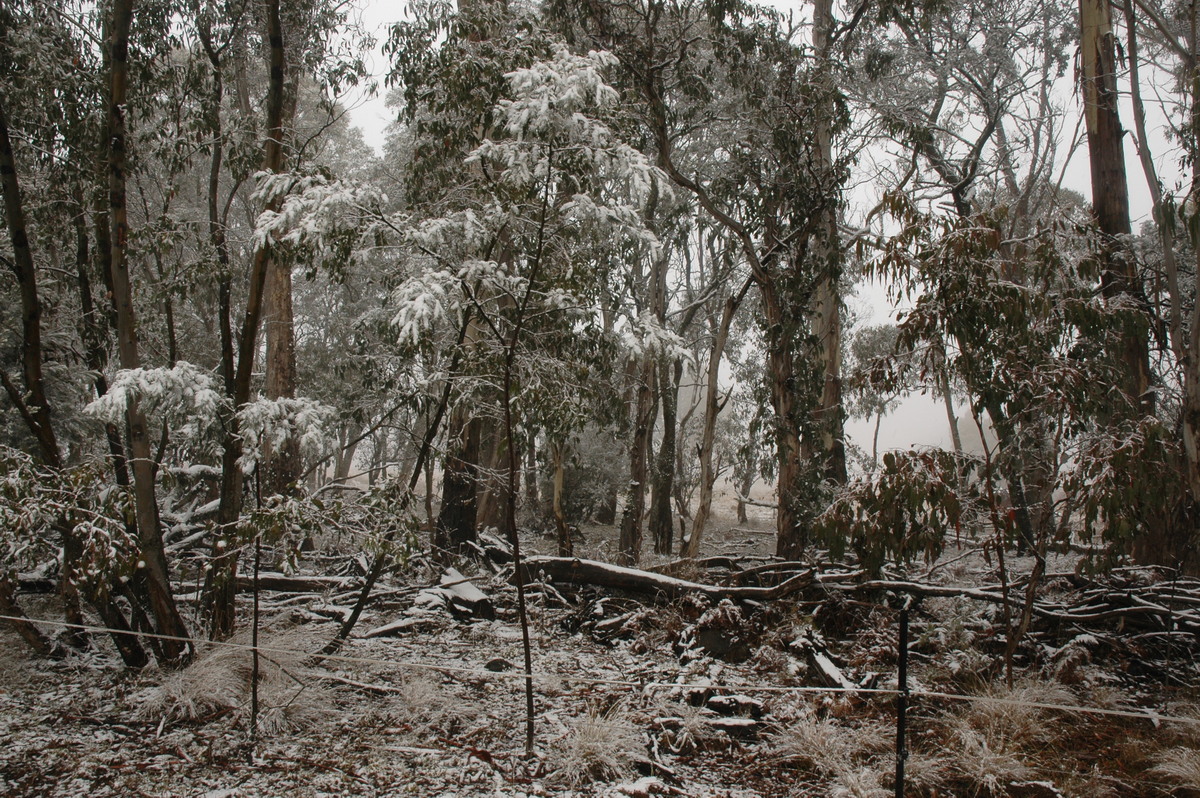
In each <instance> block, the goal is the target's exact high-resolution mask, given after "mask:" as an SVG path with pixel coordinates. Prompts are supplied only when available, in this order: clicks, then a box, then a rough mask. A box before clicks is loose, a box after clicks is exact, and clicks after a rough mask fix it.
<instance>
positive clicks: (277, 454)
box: [263, 257, 301, 495]
mask: <svg viewBox="0 0 1200 798" xmlns="http://www.w3.org/2000/svg"><path fill="white" fill-rule="evenodd" d="M263 303H264V308H263V335H264V337H265V339H266V343H267V346H266V362H265V364H264V365H265V370H266V377H265V380H264V383H265V384H264V386H263V388H264V393H266V395H267V398H268V399H272V400H277V399H295V398H296V330H295V322H294V320H293V311H292V268H291V265H290V264H288V263H285V262H283V260H282V259H280V258H278V257H271V258H270V263H269V265H268V267H267V284H266V291H265V294H264V297H263ZM263 461H264V462H263V465H264V470H263V477H264V481H263V489H264V490H265V491H266V492H267V493H268V494H271V495H290V494H292V493H295V491H296V489H297V485H296V481H297V480H298V479H299V477H300V466H301V460H300V442H299V441H298V440H296V438H295V437H294V436H292V437H289V438H288V439H287V440H286V441H285V442H284V444H283V446H281V447H280V448H279V449H274V448H272V449H271V450H270V451H269V452H265V453H264V457H263Z"/></svg>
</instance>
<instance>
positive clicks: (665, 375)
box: [650, 358, 683, 554]
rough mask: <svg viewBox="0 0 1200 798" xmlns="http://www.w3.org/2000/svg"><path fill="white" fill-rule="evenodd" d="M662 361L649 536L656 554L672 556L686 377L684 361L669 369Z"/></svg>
mask: <svg viewBox="0 0 1200 798" xmlns="http://www.w3.org/2000/svg"><path fill="white" fill-rule="evenodd" d="M667 365H668V364H667V363H666V362H665V361H659V363H658V367H657V371H658V383H657V384H658V395H659V404H660V405H661V407H662V422H663V434H662V440H661V441H660V442H659V444H658V455H657V456H656V457H655V458H654V460H655V462H654V472H653V480H652V484H651V486H650V534H651V535H652V536H653V538H654V552H655V554H670V553H671V552H672V551H673V550H674V549H673V543H672V541H673V538H674V534H675V527H674V519H673V518H672V514H671V497H672V491H673V490H674V486H675V434H676V407H677V405H678V402H679V382H680V380H681V379H682V378H683V361H682V360H679V359H678V358H676V360H675V362H674V363H673V364H671V366H672V367H671V368H670V369H668V368H667Z"/></svg>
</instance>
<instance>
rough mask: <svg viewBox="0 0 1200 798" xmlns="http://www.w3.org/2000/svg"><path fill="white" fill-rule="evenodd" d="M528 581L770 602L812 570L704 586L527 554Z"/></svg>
mask: <svg viewBox="0 0 1200 798" xmlns="http://www.w3.org/2000/svg"><path fill="white" fill-rule="evenodd" d="M524 566H525V569H526V579H527V581H538V580H541V579H551V580H554V581H558V582H574V583H576V584H587V585H597V586H599V587H610V588H615V589H617V590H628V591H630V592H633V593H644V594H649V595H652V596H661V597H662V598H665V599H673V598H678V597H679V596H685V595H688V594H689V593H700V594H701V595H705V596H708V597H710V598H713V599H722V598H730V599H745V600H755V601H771V600H774V599H779V598H783V597H785V596H788V595H790V594H792V593H796V592H798V591H800V590H803V589H804V588H806V587H808V586H809V585H811V584H812V583H813V576H812V572H811V571H808V572H805V573H802V574H797V575H796V576H793V577H792V578H790V579H788V580H786V581H784V582H781V583H780V584H778V585H775V586H774V587H741V586H737V587H734V586H725V585H706V584H703V583H701V582H693V581H690V580H687V579H679V578H676V577H673V576H667V575H665V574H657V573H654V572H652V571H643V570H640V569H638V568H627V567H624V566H621V565H611V564H609V563H604V562H597V561H596V560H582V559H578V558H573V557H528V558H526V560H525V564H524Z"/></svg>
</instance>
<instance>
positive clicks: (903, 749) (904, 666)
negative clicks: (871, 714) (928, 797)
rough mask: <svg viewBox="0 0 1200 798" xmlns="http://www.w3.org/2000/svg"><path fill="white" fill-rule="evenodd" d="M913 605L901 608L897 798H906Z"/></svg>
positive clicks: (897, 703)
mask: <svg viewBox="0 0 1200 798" xmlns="http://www.w3.org/2000/svg"><path fill="white" fill-rule="evenodd" d="M911 604H912V597H911V596H909V597H908V598H907V599H905V601H904V606H903V607H901V608H900V650H899V655H900V657H899V660H900V662H899V666H898V667H899V673H898V675H897V679H896V686H897V689H898V690H899V693H898V694H897V695H896V798H904V760H906V759H908V747H907V746H906V745H905V740H904V735H905V730H906V729H905V727H906V725H907V717H906V714H907V711H908V608H909V606H910V605H911Z"/></svg>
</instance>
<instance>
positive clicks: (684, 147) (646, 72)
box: [556, 0, 841, 557]
mask: <svg viewBox="0 0 1200 798" xmlns="http://www.w3.org/2000/svg"><path fill="white" fill-rule="evenodd" d="M560 6H561V4H560ZM556 12H557V13H559V14H560V15H562V16H563V17H564V18H566V19H568V20H571V21H572V24H573V25H576V26H578V28H579V29H580V31H579V32H578V33H577V35H580V36H583V37H586V38H587V39H588V40H589V46H596V45H599V46H601V47H603V48H605V49H608V50H610V51H612V52H613V53H614V54H615V55H616V56H617V57H618V59H620V61H621V65H622V68H623V70H624V71H625V76H624V78H623V80H622V85H623V86H624V87H626V90H627V91H628V92H629V93H630V95H631V96H632V97H635V98H636V101H637V103H638V106H637V107H638V110H639V112H640V113H641V114H642V123H643V124H644V125H645V128H646V131H647V136H648V137H649V139H650V141H651V142H652V144H651V147H652V148H653V150H654V151H655V153H656V156H657V159H658V165H659V166H660V167H661V168H662V169H663V171H664V172H666V173H667V174H668V175H669V176H670V178H671V179H672V181H673V182H674V183H675V184H676V185H677V186H679V187H680V188H682V189H683V190H685V191H686V192H688V193H689V194H691V195H692V197H693V198H694V200H695V202H696V203H697V204H698V205H699V206H700V207H701V208H702V209H703V210H704V212H705V213H706V214H707V215H709V216H710V217H711V218H712V219H713V221H714V223H715V224H716V225H718V226H719V227H721V228H723V229H724V230H725V232H726V234H728V235H729V236H730V237H731V238H733V239H734V240H736V241H737V242H738V245H739V248H740V250H741V255H742V257H743V258H744V259H745V261H746V263H747V264H748V267H749V271H750V274H751V279H752V282H753V285H754V287H755V288H757V290H758V294H759V299H760V307H761V309H762V316H763V318H762V324H763V328H764V332H763V335H764V340H765V350H766V364H765V375H764V376H765V381H766V382H767V384H768V386H769V393H770V397H771V407H772V411H773V413H772V415H773V418H772V427H773V430H772V437H773V438H774V443H775V456H776V467H775V471H776V478H777V491H778V497H779V500H778V508H777V511H776V527H777V533H778V537H777V552H778V553H779V554H780V555H781V556H784V557H796V556H799V555H800V554H801V553H803V552H804V551H805V549H806V548H807V547H808V545H809V543H810V542H811V541H810V530H809V520H810V519H811V517H812V513H813V512H814V510H815V502H816V501H817V494H818V493H819V488H818V483H819V482H820V481H821V478H822V474H824V473H826V472H828V471H829V469H828V468H827V464H826V462H816V461H815V460H813V461H810V460H807V459H806V458H805V451H804V449H805V446H806V443H807V445H808V446H810V447H811V448H810V452H812V453H813V455H814V457H816V456H817V455H816V453H817V452H819V451H822V450H823V449H825V447H824V446H823V445H822V443H821V441H825V442H828V443H829V446H828V449H826V452H827V453H828V454H830V455H832V456H833V457H835V458H836V451H837V443H838V442H840V440H841V433H840V430H838V429H837V427H838V426H840V424H839V422H840V418H841V409H840V407H836V408H835V407H833V406H832V405H833V404H836V403H837V401H838V400H834V399H831V403H830V405H831V406H830V407H829V412H827V413H825V414H823V416H822V414H819V413H817V412H816V410H817V408H819V407H820V406H821V403H822V399H821V394H822V393H824V388H825V384H826V381H827V378H830V379H828V388H829V392H828V393H829V396H830V397H833V396H834V395H835V393H836V390H837V387H838V385H839V380H838V378H837V377H836V376H835V375H836V373H837V371H836V370H837V369H838V368H840V358H839V357H836V356H834V354H835V350H837V349H839V348H840V338H839V337H838V336H837V335H825V336H823V337H822V336H815V335H813V332H812V330H811V329H810V326H811V323H812V321H813V320H814V312H815V314H816V315H815V320H816V321H817V323H819V324H821V325H822V327H823V328H824V329H826V331H828V329H829V327H830V325H831V324H832V323H833V320H834V319H835V317H836V314H837V312H838V310H839V309H838V307H837V305H838V300H835V299H833V298H832V297H831V296H828V295H827V296H822V297H820V298H818V293H819V292H818V290H817V285H818V284H819V283H820V282H821V281H820V279H818V277H817V272H822V273H823V275H824V277H825V278H832V277H834V276H835V275H836V274H837V273H838V268H837V263H838V258H837V257H836V252H837V244H836V240H835V239H836V237H835V236H833V235H829V234H828V230H829V222H830V216H829V213H831V212H832V213H836V207H837V204H838V201H839V198H840V192H841V180H840V179H838V178H837V177H831V173H832V174H833V175H836V174H838V170H837V169H833V170H831V169H830V164H829V158H830V153H831V152H832V148H831V149H828V150H824V151H822V150H821V149H820V147H819V146H818V145H817V143H816V142H815V138H814V132H815V131H816V130H817V125H818V122H817V119H818V118H821V119H824V120H825V121H827V122H828V123H829V125H830V127H829V132H830V133H831V134H834V133H835V129H836V127H837V125H838V123H839V120H835V119H831V118H830V117H829V114H830V113H831V111H832V110H833V109H834V108H836V102H827V101H826V100H827V99H828V98H826V97H823V96H821V91H822V86H821V84H820V81H819V80H814V78H813V74H814V72H815V71H816V69H815V68H814V67H813V63H812V62H811V61H810V60H809V59H808V56H810V55H811V50H810V49H809V48H808V47H807V46H805V45H799V44H796V43H795V42H794V41H793V40H792V37H791V34H792V33H794V31H788V30H786V29H785V28H784V26H783V23H782V21H781V20H780V19H779V18H778V17H775V16H773V15H771V14H770V13H768V12H765V11H763V10H761V9H755V8H751V7H749V6H747V5H742V4H732V5H728V6H724V5H723V6H721V8H720V9H712V8H709V7H708V6H707V5H705V4H703V3H697V2H672V3H632V4H619V5H618V4H609V3H605V2H603V0H591V2H587V3H583V4H581V5H579V6H577V7H572V8H569V9H568V8H566V7H556ZM700 76H703V77H700ZM825 89H826V90H828V89H829V87H828V86H827V85H826V86H825ZM814 98H815V99H814ZM701 131H703V132H702V133H701ZM721 141H736V142H738V144H737V146H736V147H734V148H732V150H730V149H727V148H724V147H723V146H722V145H721V144H719V142H721ZM712 147H718V148H720V149H721V151H720V152H711V151H707V150H706V148H712ZM834 218H836V216H835V217H834ZM822 230H825V231H826V232H827V234H826V236H825V237H824V240H823V244H822V245H820V246H818V247H814V246H813V243H814V240H816V239H818V238H819V237H820V234H821V231H822ZM814 253H820V255H821V257H820V260H821V265H818V264H817V263H816V260H815V259H814V257H813V256H814ZM833 285H834V283H833V282H832V281H827V282H826V291H827V292H829V293H836V291H835V290H834V289H833ZM812 340H819V341H820V342H821V346H823V347H825V348H824V359H823V360H821V361H819V362H820V365H819V366H818V367H817V369H816V371H817V372H818V373H819V376H817V377H816V378H815V379H810V374H811V373H812V368H811V366H812V363H811V362H810V360H809V357H810V355H811V354H812V352H810V350H809V346H810V342H811V341H812ZM814 383H815V386H814ZM814 388H815V389H814ZM817 416H822V421H824V422H827V423H828V428H827V434H826V435H814V432H815V430H816V425H814V423H813V422H814V419H815V418H816V417H817ZM839 470H840V469H838V468H837V467H836V466H834V468H833V472H834V473H837V472H838V471H839Z"/></svg>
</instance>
